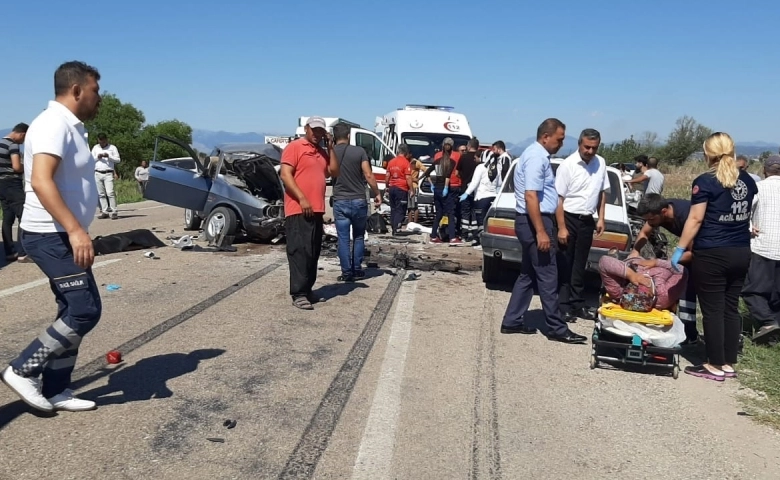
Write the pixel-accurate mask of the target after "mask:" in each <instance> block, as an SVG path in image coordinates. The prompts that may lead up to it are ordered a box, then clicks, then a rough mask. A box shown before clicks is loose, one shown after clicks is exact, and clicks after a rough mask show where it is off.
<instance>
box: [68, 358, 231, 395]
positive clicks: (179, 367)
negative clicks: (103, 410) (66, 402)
mask: <svg viewBox="0 0 780 480" xmlns="http://www.w3.org/2000/svg"><path fill="white" fill-rule="evenodd" d="M223 353H225V350H222V349H217V348H214V349H203V350H195V351H193V352H190V353H186V354H185V353H168V354H165V355H157V356H154V357H149V358H144V359H142V360H140V361H138V362H137V363H135V364H133V365H131V366H129V367H125V368H122V369H120V370H117V371H115V372H113V373H112V374H111V375H110V376H109V377H108V384H107V385H105V386H103V387H98V388H95V389H92V390H89V391H87V392H84V393H83V394H81V395H79V396H80V397H82V398H84V399H88V400H92V401H94V402H95V403H97V405H98V406H104V405H116V404H123V403H129V402H141V401H146V400H151V399H153V398H169V397H171V396H173V391H171V389H170V388H168V380H171V379H174V378H176V377H180V376H182V375H186V374H188V373H192V372H194V371H195V370H197V369H198V365H199V364H200V362H201V360H209V359H212V358H216V357H218V356H220V355H222V354H223Z"/></svg>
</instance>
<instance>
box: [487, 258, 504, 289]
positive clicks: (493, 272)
mask: <svg viewBox="0 0 780 480" xmlns="http://www.w3.org/2000/svg"><path fill="white" fill-rule="evenodd" d="M501 263H502V261H501V259H500V258H496V257H493V256H490V255H482V282H483V283H497V282H498V281H499V279H500V278H501Z"/></svg>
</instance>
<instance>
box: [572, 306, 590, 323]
mask: <svg viewBox="0 0 780 480" xmlns="http://www.w3.org/2000/svg"><path fill="white" fill-rule="evenodd" d="M571 315H573V316H575V317H577V318H581V319H583V320H596V313H595V312H594V311H592V310H590V309H588V308H585V307H582V308H578V309H576V310H572V311H571Z"/></svg>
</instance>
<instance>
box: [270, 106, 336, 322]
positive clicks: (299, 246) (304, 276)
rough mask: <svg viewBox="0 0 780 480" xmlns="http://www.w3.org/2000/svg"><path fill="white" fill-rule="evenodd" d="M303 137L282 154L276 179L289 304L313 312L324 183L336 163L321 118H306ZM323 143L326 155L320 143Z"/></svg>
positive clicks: (320, 239)
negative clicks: (279, 184) (279, 182)
mask: <svg viewBox="0 0 780 480" xmlns="http://www.w3.org/2000/svg"><path fill="white" fill-rule="evenodd" d="M305 131H306V135H305V136H304V137H302V138H299V139H297V140H295V141H293V142H291V143H290V144H289V145H287V147H286V148H285V149H284V151H283V152H282V162H281V169H280V172H279V176H280V177H281V179H282V182H283V183H284V214H285V222H284V228H285V234H286V236H287V262H288V263H289V265H290V295H291V296H292V303H293V305H295V306H296V307H298V308H300V309H303V310H313V309H314V307H312V302H316V301H318V299H317V298H315V297H314V296H313V294H312V287H314V282H315V281H316V280H317V261H318V260H319V258H320V249H321V247H322V216H323V215H324V214H325V180H326V179H327V178H328V177H334V178H335V177H337V176H338V174H339V162H338V158H337V157H336V154H335V152H334V150H333V140H332V138H331V136H330V135H328V132H327V130H326V127H325V120H323V119H322V118H321V117H309V120H308V121H307V122H306V126H305ZM323 139H324V140H325V143H326V144H327V149H328V151H327V152H326V151H325V150H324V149H323V148H322V147H321V146H320V142H322V141H323Z"/></svg>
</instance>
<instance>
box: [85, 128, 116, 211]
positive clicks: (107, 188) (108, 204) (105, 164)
mask: <svg viewBox="0 0 780 480" xmlns="http://www.w3.org/2000/svg"><path fill="white" fill-rule="evenodd" d="M92 156H93V157H94V158H95V180H96V181H97V189H98V195H99V197H100V217H99V218H108V214H109V210H110V211H111V219H112V220H116V219H117V218H118V213H117V209H116V191H115V190H114V175H116V172H115V168H116V164H117V163H119V162H121V161H122V159H121V158H119V150H117V148H116V146H114V145H112V144H110V143H108V137H107V136H106V134H105V133H101V134H98V143H96V144H95V146H94V147H92Z"/></svg>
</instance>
